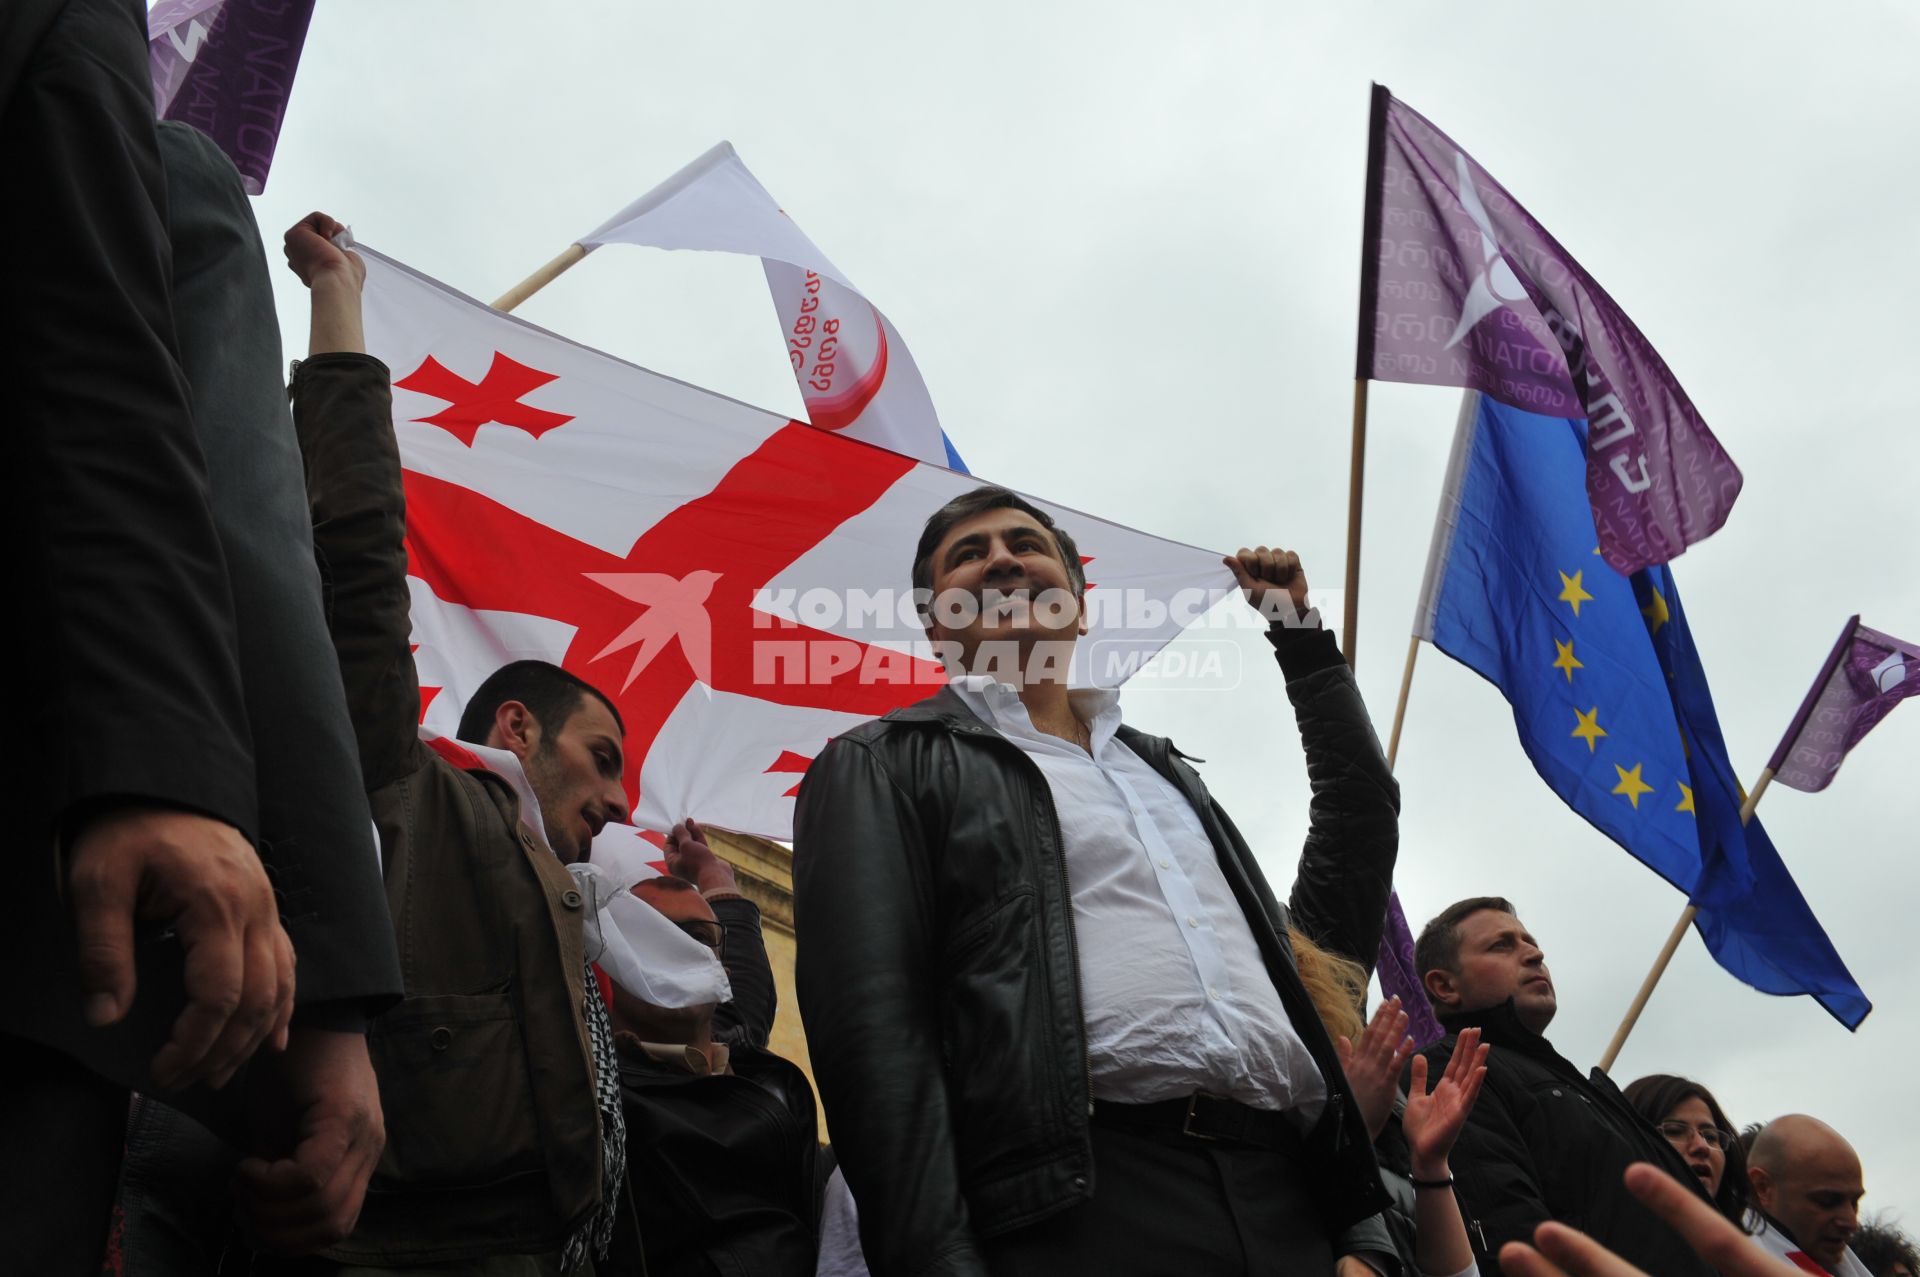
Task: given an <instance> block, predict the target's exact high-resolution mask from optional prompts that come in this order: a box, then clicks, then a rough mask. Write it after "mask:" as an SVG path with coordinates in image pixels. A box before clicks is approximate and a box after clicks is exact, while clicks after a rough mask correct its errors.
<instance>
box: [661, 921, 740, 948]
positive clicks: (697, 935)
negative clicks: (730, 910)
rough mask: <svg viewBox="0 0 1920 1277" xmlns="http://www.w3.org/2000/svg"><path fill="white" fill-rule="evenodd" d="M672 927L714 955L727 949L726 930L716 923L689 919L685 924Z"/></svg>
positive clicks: (680, 923)
mask: <svg viewBox="0 0 1920 1277" xmlns="http://www.w3.org/2000/svg"><path fill="white" fill-rule="evenodd" d="M673 925H674V926H676V927H678V928H680V930H682V931H684V932H686V933H687V934H688V935H690V936H692V937H693V938H694V939H695V940H698V941H699V942H700V943H701V944H703V945H705V946H707V948H709V949H711V950H713V951H714V952H715V953H719V952H721V951H722V950H723V949H725V948H726V947H727V929H726V928H725V927H723V926H721V925H720V924H719V923H717V922H708V921H707V920H706V919H705V918H689V919H688V920H687V921H685V922H676V923H674V924H673Z"/></svg>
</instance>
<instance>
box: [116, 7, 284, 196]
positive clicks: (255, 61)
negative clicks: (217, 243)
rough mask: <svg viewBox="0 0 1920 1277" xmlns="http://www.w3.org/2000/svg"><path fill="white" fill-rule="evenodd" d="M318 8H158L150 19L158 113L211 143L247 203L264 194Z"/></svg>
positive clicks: (149, 48) (149, 39)
mask: <svg viewBox="0 0 1920 1277" xmlns="http://www.w3.org/2000/svg"><path fill="white" fill-rule="evenodd" d="M313 3H314V0H160V3H159V4H157V5H155V6H154V8H153V11H152V12H151V13H149V14H148V15H147V53H148V61H149V63H150V65H151V67H152V70H153V110H154V114H155V115H157V116H159V117H160V118H161V119H163V120H179V121H181V122H182V123H185V124H191V125H192V126H193V127H194V128H196V129H199V130H200V131H201V132H202V133H205V134H206V135H207V136H208V137H210V138H212V139H213V140H214V142H215V143H216V144H217V145H218V146H219V147H220V149H221V150H223V151H225V152H226V153H227V157H228V158H229V159H231V160H232V161H233V164H234V167H235V168H237V169H239V170H240V180H241V181H242V182H243V183H245V184H246V188H247V193H248V194H249V195H258V194H260V192H261V191H263V190H265V189H266V186H267V168H268V166H269V165H271V164H272V163H273V148H274V146H275V145H276V144H277V143H278V142H279V141H280V121H281V118H282V117H283V116H284V115H285V114H286V110H287V96H288V94H290V93H291V92H292V91H293V73H294V70H295V68H297V67H298V66H299V63H300V48H301V46H302V45H303V44H305V43H306V39H307V24H308V23H309V22H310V21H312V19H313Z"/></svg>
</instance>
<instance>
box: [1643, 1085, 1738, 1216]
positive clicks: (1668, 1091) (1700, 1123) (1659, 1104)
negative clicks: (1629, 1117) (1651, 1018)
mask: <svg viewBox="0 0 1920 1277" xmlns="http://www.w3.org/2000/svg"><path fill="white" fill-rule="evenodd" d="M1626 1097H1627V1103H1629V1104H1631V1105H1633V1107H1634V1108H1635V1109H1637V1110H1639V1112H1640V1115H1641V1116H1642V1117H1644V1118H1646V1119H1647V1120H1648V1121H1649V1122H1652V1123H1653V1124H1654V1126H1656V1127H1658V1128H1659V1131H1660V1133H1661V1134H1662V1135H1664V1136H1666V1137H1667V1142H1668V1143H1670V1144H1672V1145H1673V1147H1674V1148H1675V1149H1676V1150H1678V1151H1679V1154H1680V1156H1681V1157H1682V1158H1684V1159H1685V1160H1686V1163H1687V1167H1688V1169H1690V1170H1691V1171H1692V1172H1693V1173H1694V1174H1695V1175H1698V1176H1699V1177H1700V1186H1701V1187H1702V1188H1704V1189H1706V1190H1707V1196H1708V1197H1710V1198H1712V1199H1713V1204H1714V1206H1715V1207H1716V1208H1718V1210H1719V1211H1720V1213H1721V1214H1722V1215H1724V1216H1726V1217H1727V1219H1729V1220H1730V1221H1732V1223H1733V1226H1734V1227H1735V1228H1738V1229H1739V1230H1740V1231H1741V1232H1743V1233H1745V1232H1751V1231H1752V1230H1751V1229H1749V1228H1748V1227H1747V1151H1746V1149H1745V1148H1744V1147H1743V1146H1742V1145H1741V1143H1740V1140H1739V1137H1738V1136H1737V1135H1736V1134H1735V1133H1734V1125H1733V1123H1732V1122H1730V1121H1728V1120H1727V1115H1726V1114H1725V1113H1723V1112H1722V1111H1721V1109H1720V1102H1719V1101H1718V1100H1716V1099H1714V1098H1713V1092H1712V1091H1709V1090H1708V1089H1707V1088H1706V1087H1704V1086H1702V1085H1700V1084H1699V1083H1698V1082H1690V1081H1688V1080H1687V1079H1686V1078H1683V1077H1675V1076H1674V1075H1673V1074H1671V1073H1654V1074H1650V1075H1648V1076H1647V1077H1643V1078H1640V1079H1639V1080H1637V1081H1635V1082H1632V1083H1630V1084H1629V1085H1628V1086H1627V1089H1626Z"/></svg>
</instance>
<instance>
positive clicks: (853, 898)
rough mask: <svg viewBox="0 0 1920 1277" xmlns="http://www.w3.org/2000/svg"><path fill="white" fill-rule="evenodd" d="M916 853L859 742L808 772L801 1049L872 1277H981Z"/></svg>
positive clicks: (829, 753)
mask: <svg viewBox="0 0 1920 1277" xmlns="http://www.w3.org/2000/svg"><path fill="white" fill-rule="evenodd" d="M927 854H928V853H927V847H926V844H925V839H924V836H923V831H922V829H921V826H920V822H919V820H918V819H917V814H916V812H915V809H914V805H913V803H912V802H911V801H910V800H909V799H908V797H907V796H906V794H904V793H903V792H901V790H900V788H899V787H898V786H897V785H896V784H895V783H894V780H893V778H892V777H891V776H889V775H888V773H887V771H886V769H885V767H884V766H882V765H881V763H880V761H879V760H878V759H877V758H876V757H875V756H874V755H873V752H872V751H871V750H870V749H869V748H868V747H867V745H866V743H865V742H863V741H860V740H857V739H851V738H848V737H840V738H838V739H836V740H834V741H832V742H831V743H829V744H828V745H827V747H826V749H825V750H823V751H822V752H821V754H820V756H819V757H818V759H816V760H815V762H814V764H813V766H812V767H811V768H809V769H808V771H807V778H806V780H805V781H804V782H803V783H802V785H801V788H800V800H799V804H798V810H797V813H796V819H795V825H794V857H793V859H794V871H795V889H794V905H795V928H794V930H795V934H796V936H797V938H798V941H799V954H798V961H797V962H796V964H795V974H796V977H797V981H798V985H799V993H800V1011H801V1016H802V1018H803V1020H804V1021H805V1023H806V1026H807V1049H808V1053H809V1054H810V1055H811V1056H812V1058H813V1070H814V1077H815V1079H816V1080H817V1081H818V1082H819V1084H820V1094H821V1098H822V1099H823V1100H824V1101H825V1103H826V1107H827V1113H828V1118H829V1121H830V1123H831V1125H832V1128H833V1142H834V1147H835V1149H836V1150H837V1151H838V1153H839V1158H840V1166H841V1170H842V1171H843V1173H844V1174H845V1175H846V1179H847V1184H848V1187H849V1188H851V1189H852V1191H853V1195H854V1199H855V1200H856V1201H858V1202H859V1203H860V1240H861V1244H862V1246H863V1248H864V1249H865V1251H866V1256H867V1262H868V1265H869V1266H870V1268H871V1270H872V1271H873V1273H874V1274H875V1277H907V1275H912V1277H948V1275H953V1277H958V1275H960V1274H968V1275H971V1277H985V1274H986V1271H987V1270H986V1266H985V1263H984V1261H983V1260H982V1258H981V1256H980V1254H979V1251H978V1248H977V1245H976V1243H975V1240H974V1236H973V1231H972V1229H971V1227H970V1225H969V1223H968V1218H967V1207H966V1203H965V1201H964V1200H963V1198H962V1197H961V1193H960V1173H959V1167H958V1164H957V1162H956V1160H955V1154H954V1147H953V1137H952V1130H953V1114H952V1108H951V1103H950V1101H949V1098H948V1095H947V1086H946V1076H945V1069H944V1066H943V1062H942V1061H943V1056H942V1050H941V1039H940V1029H939V1025H938V1022H937V1020H936V1008H937V1007H938V1005H939V992H938V990H937V989H935V988H934V987H933V984H932V981H931V979H930V977H929V974H928V972H929V970H930V968H931V966H932V963H933V954H932V948H933V943H934V920H933V910H932V905H931V891H930V889H929V884H928V883H927V881H926V878H925V875H926V866H927V863H928V861H927Z"/></svg>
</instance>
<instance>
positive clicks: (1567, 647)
mask: <svg viewBox="0 0 1920 1277" xmlns="http://www.w3.org/2000/svg"><path fill="white" fill-rule="evenodd" d="M1553 645H1554V646H1555V647H1556V648H1558V649H1560V655H1558V656H1556V657H1554V658H1553V668H1555V669H1557V670H1564V671H1566V675H1567V682H1569V683H1571V682H1573V672H1574V671H1575V670H1580V669H1585V668H1586V666H1585V665H1583V664H1581V663H1580V662H1579V661H1576V660H1574V659H1573V640H1572V639H1568V640H1567V641H1566V642H1564V643H1562V642H1561V641H1560V640H1559V639H1555V640H1554V641H1553Z"/></svg>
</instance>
